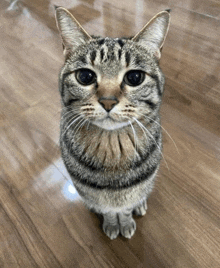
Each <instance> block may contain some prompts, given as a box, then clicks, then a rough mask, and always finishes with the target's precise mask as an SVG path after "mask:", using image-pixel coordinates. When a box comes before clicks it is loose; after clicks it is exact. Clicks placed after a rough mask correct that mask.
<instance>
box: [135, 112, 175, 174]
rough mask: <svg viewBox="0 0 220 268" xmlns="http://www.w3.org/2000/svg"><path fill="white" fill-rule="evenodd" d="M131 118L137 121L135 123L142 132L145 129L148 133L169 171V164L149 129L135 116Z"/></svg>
mask: <svg viewBox="0 0 220 268" xmlns="http://www.w3.org/2000/svg"><path fill="white" fill-rule="evenodd" d="M133 119H134V120H135V121H136V122H137V124H138V125H139V127H140V128H141V129H142V131H143V132H144V130H146V131H147V133H148V134H149V136H150V138H151V139H153V141H154V143H155V145H156V146H157V148H158V149H159V151H160V154H161V156H162V157H163V159H164V162H165V164H166V166H167V169H168V170H169V171H170V168H169V166H168V164H167V161H166V159H165V157H164V155H163V153H162V151H161V148H160V146H159V145H158V144H157V142H156V140H155V138H154V136H153V135H152V134H151V133H150V131H149V130H148V129H147V128H146V127H145V126H144V125H143V124H142V123H141V122H140V121H139V120H137V119H136V118H135V117H133Z"/></svg>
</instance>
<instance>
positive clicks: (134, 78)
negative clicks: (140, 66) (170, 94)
mask: <svg viewBox="0 0 220 268" xmlns="http://www.w3.org/2000/svg"><path fill="white" fill-rule="evenodd" d="M144 77H145V76H144V72H142V71H138V70H134V71H129V72H127V74H126V75H125V77H124V82H125V83H126V84H128V85H129V86H138V85H140V84H141V83H142V82H143V81H144Z"/></svg>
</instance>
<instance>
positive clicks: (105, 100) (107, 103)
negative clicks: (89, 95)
mask: <svg viewBox="0 0 220 268" xmlns="http://www.w3.org/2000/svg"><path fill="white" fill-rule="evenodd" d="M99 103H100V104H101V105H102V107H103V108H104V109H105V110H106V111H107V112H110V111H111V109H112V108H113V107H114V106H115V105H116V104H117V103H118V99H117V98H116V97H114V96H112V97H101V98H100V99H99Z"/></svg>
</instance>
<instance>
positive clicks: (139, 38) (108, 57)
mask: <svg viewBox="0 0 220 268" xmlns="http://www.w3.org/2000/svg"><path fill="white" fill-rule="evenodd" d="M57 23H58V28H59V29H60V32H61V35H62V38H63V43H64V46H65V52H64V53H65V55H66V62H65V65H64V67H63V69H62V71H61V77H60V81H61V84H60V91H61V96H62V100H63V104H64V106H65V107H67V108H68V109H70V110H71V111H72V112H73V113H74V114H76V115H79V116H81V118H84V120H85V121H89V122H90V123H92V124H94V125H97V126H98V127H100V128H103V129H107V130H114V129H118V128H121V127H124V126H126V125H130V124H131V123H132V122H133V121H134V120H135V119H140V118H141V117H144V116H145V117H147V116H149V115H150V114H152V113H154V112H155V111H157V110H158V109H159V105H160V102H161V95H162V92H163V85H164V77H163V74H162V72H161V71H160V68H159V66H158V61H159V58H160V49H161V47H162V45H163V42H164V38H165V36H166V33H167V29H168V25H169V13H168V12H167V11H164V12H161V13H159V14H158V15H157V16H156V17H154V18H153V20H152V21H150V23H149V24H148V25H147V26H145V27H144V28H143V29H142V31H141V32H140V33H139V34H138V35H136V36H135V37H134V38H132V39H118V38H115V39H113V38H96V37H90V36H89V35H88V34H87V33H86V32H85V30H84V29H82V28H81V26H79V24H77V22H76V21H75V19H74V18H73V17H72V16H71V14H70V13H69V12H68V11H66V10H65V9H63V8H58V9H57ZM149 40H150V41H149Z"/></svg>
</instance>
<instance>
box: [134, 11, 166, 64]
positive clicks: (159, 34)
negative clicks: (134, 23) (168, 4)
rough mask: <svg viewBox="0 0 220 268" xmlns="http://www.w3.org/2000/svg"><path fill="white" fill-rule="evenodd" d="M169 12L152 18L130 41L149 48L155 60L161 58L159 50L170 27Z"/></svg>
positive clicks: (163, 12)
mask: <svg viewBox="0 0 220 268" xmlns="http://www.w3.org/2000/svg"><path fill="white" fill-rule="evenodd" d="M170 11H171V10H165V11H162V12H160V13H158V14H157V15H156V16H154V17H153V18H152V19H151V20H150V21H149V22H148V23H147V24H146V25H145V26H144V27H143V28H142V29H141V30H140V32H139V33H137V34H136V35H135V36H134V37H133V38H132V40H133V41H135V42H139V43H141V44H142V45H143V46H147V47H150V49H151V50H152V51H153V53H154V55H155V56H156V57H157V59H160V57H161V53H160V52H161V49H162V47H163V44H164V41H165V38H166V36H167V32H168V29H169V25H170Z"/></svg>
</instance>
